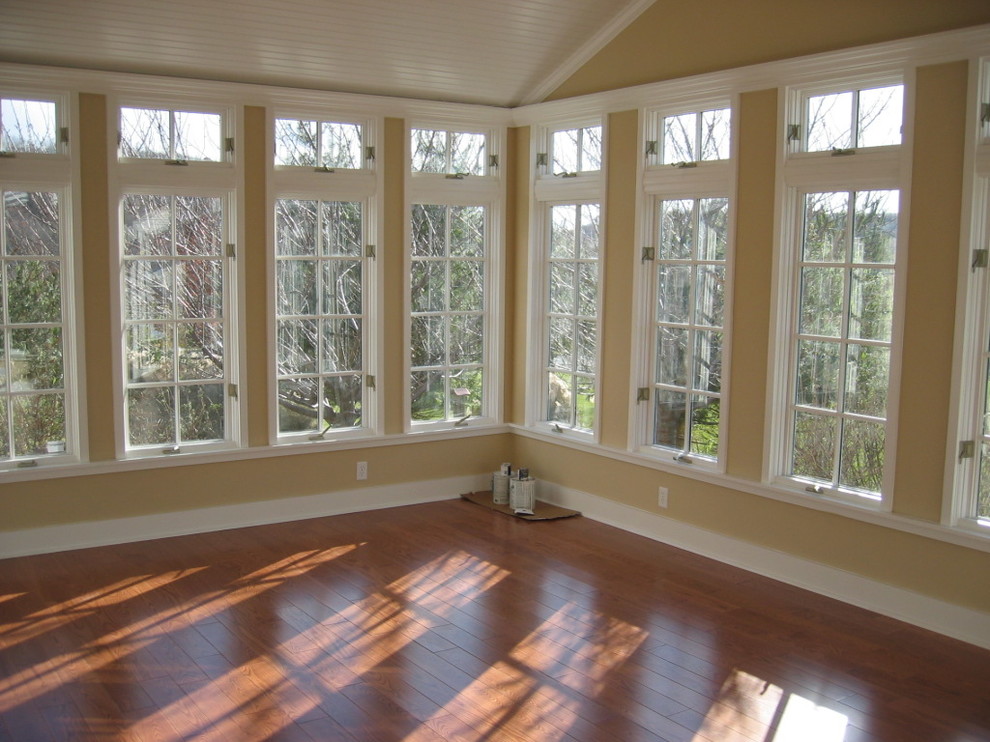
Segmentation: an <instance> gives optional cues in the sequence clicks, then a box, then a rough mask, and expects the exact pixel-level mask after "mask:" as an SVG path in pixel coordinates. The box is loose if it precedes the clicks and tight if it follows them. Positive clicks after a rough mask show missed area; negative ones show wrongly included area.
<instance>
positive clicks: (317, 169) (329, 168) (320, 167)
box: [313, 165, 337, 173]
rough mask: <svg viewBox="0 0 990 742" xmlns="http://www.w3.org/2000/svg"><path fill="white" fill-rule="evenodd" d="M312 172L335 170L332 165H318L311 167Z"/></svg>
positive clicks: (333, 171) (332, 171) (330, 171)
mask: <svg viewBox="0 0 990 742" xmlns="http://www.w3.org/2000/svg"><path fill="white" fill-rule="evenodd" d="M313 172H314V173H335V172H337V171H336V170H334V169H333V168H332V167H327V166H326V165H320V166H319V167H314V168H313Z"/></svg>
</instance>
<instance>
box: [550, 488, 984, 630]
mask: <svg viewBox="0 0 990 742" xmlns="http://www.w3.org/2000/svg"><path fill="white" fill-rule="evenodd" d="M539 487H540V489H539V492H538V497H539V498H540V499H541V500H546V501H547V502H552V503H554V504H557V505H562V506H564V507H568V508H573V509H575V510H580V511H581V512H582V513H583V514H584V515H585V516H587V517H589V518H591V519H593V520H597V521H599V522H601V523H605V524H607V525H611V526H616V527H617V528H621V529H623V530H625V531H630V532H632V533H635V534H638V535H640V536H646V537H647V538H651V539H653V540H655V541H660V542H662V543H665V544H669V545H671V546H676V547H677V548H679V549H684V550H685V551H690V552H692V553H694V554H698V555H700V556H705V557H710V558H712V559H715V560H717V561H720V562H724V563H726V564H731V565H733V566H735V567H740V568H742V569H745V570H747V571H750V572H754V573H756V574H759V575H763V576H764V577H770V578H772V579H775V580H780V581H781V582H785V583H787V584H789V585H794V586H796V587H801V588H804V589H806V590H810V591H812V592H815V593H818V594H820V595H826V596H828V597H830V598H835V599H836V600H841V601H842V602H844V603H850V604H851V605H855V606H859V607H860V608H866V609H867V610H870V611H873V612H875V613H880V614H882V615H885V616H890V617H891V618H896V619H898V620H900V621H905V622H907V623H910V624H914V625H915V626H920V627H922V628H925V629H929V630H931V631H935V632H937V633H939V634H944V635H946V636H950V637H953V638H954V639H960V640H962V641H965V642H968V643H970V644H975V645H977V646H979V647H984V648H986V649H990V615H988V614H986V613H983V612H981V611H976V610H972V609H970V608H964V607H962V606H958V605H954V604H951V603H945V602H943V601H940V600H936V599H935V598H930V597H928V596H925V595H921V594H920V593H915V592H911V591H910V590H904V589H902V588H898V587H893V586H891V585H886V584H884V583H882V582H877V581H875V580H870V579H867V578H865V577H861V576H859V575H856V574H853V573H851V572H846V571H844V570H840V569H836V568H834V567H828V566H826V565H823V564H819V563H816V562H811V561H808V560H806V559H801V558H799V557H795V556H792V555H790V554H787V553H785V552H781V551H774V550H772V549H767V548H765V547H762V546H756V545H754V544H750V543H747V542H745V541H739V540H737V539H734V538H730V537H728V536H723V535H721V534H718V533H715V532H713V531H707V530H705V529H703V528H698V527H697V526H692V525H689V524H687V523H683V522H681V521H677V520H673V519H671V518H664V517H663V516H661V515H657V514H655V513H650V512H648V511H645V510H640V509H639V508H634V507H631V506H629V505H623V504H621V503H618V502H615V501H614V500H609V499H608V498H605V497H599V496H598V495H592V494H589V493H587V492H581V491H580V490H575V489H570V488H567V487H562V486H560V485H556V484H553V483H552V482H545V481H543V480H541V481H540V483H539Z"/></svg>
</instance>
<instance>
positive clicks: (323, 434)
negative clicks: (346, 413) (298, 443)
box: [309, 423, 330, 441]
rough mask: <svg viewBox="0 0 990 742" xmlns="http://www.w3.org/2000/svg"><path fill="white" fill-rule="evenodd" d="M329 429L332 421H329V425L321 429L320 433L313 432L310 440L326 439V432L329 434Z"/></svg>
mask: <svg viewBox="0 0 990 742" xmlns="http://www.w3.org/2000/svg"><path fill="white" fill-rule="evenodd" d="M328 430H330V423H327V426H326V427H325V428H324V429H323V430H322V431H320V432H319V433H311V434H310V436H309V440H311V441H322V440H324V439H325V437H326V434H327V431H328Z"/></svg>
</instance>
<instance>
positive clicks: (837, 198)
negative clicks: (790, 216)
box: [802, 192, 849, 263]
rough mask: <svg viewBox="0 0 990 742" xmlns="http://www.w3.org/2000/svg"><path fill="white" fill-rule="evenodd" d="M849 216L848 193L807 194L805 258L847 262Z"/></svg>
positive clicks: (817, 261)
mask: <svg viewBox="0 0 990 742" xmlns="http://www.w3.org/2000/svg"><path fill="white" fill-rule="evenodd" d="M848 216H849V194H848V193H845V192H841V193H809V194H808V195H807V196H806V197H805V212H804V250H803V251H802V255H803V260H805V261H806V262H816V263H842V262H844V261H845V260H846V237H847V230H848V221H849V220H848Z"/></svg>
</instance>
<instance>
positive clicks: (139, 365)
mask: <svg viewBox="0 0 990 742" xmlns="http://www.w3.org/2000/svg"><path fill="white" fill-rule="evenodd" d="M125 334H126V341H125V343H124V357H125V364H126V366H127V381H128V382H138V383H140V382H149V381H171V380H173V379H174V378H175V377H174V375H173V374H174V373H175V359H174V353H173V342H172V327H171V326H170V325H165V324H161V323H157V322H155V323H141V324H135V325H131V326H130V327H128V328H127V332H126V333H125Z"/></svg>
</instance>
